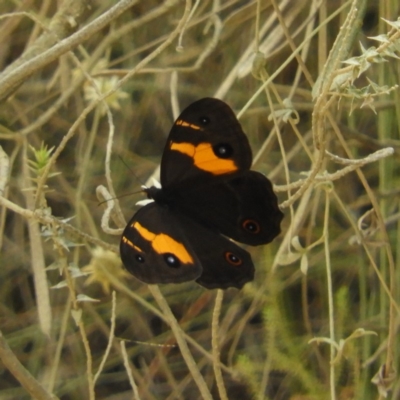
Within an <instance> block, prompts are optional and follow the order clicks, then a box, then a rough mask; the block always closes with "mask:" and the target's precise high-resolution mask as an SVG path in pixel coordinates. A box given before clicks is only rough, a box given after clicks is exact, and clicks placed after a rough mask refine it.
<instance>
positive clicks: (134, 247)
mask: <svg viewBox="0 0 400 400" xmlns="http://www.w3.org/2000/svg"><path fill="white" fill-rule="evenodd" d="M121 240H122V241H123V242H124V243H125V244H127V245H128V246H130V247H132V249H134V250H136V251H138V252H139V253H143V250H142V249H141V248H140V247H138V246H135V245H134V244H133V243H132V242H131V241H130V240H129V239H127V238H126V237H125V236H122V239H121Z"/></svg>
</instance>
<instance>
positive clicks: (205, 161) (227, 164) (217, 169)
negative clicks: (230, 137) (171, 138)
mask: <svg viewBox="0 0 400 400" xmlns="http://www.w3.org/2000/svg"><path fill="white" fill-rule="evenodd" d="M170 149H171V150H175V151H179V152H180V153H182V154H186V155H187V156H189V157H191V158H192V159H193V163H194V165H195V166H196V167H197V168H199V169H201V170H203V171H207V172H211V173H212V174H213V175H223V174H228V173H231V172H235V171H237V169H238V167H237V166H236V164H235V162H234V161H232V160H228V159H224V158H218V157H217V156H216V155H215V154H214V151H213V148H212V146H211V144H210V143H199V144H198V145H197V146H195V145H193V144H191V143H174V142H171V144H170Z"/></svg>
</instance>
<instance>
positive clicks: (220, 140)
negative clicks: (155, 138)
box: [120, 98, 283, 289]
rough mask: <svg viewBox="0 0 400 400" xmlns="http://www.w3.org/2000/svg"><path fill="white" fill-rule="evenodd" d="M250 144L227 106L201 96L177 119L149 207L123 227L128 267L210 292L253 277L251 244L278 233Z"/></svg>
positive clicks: (152, 278) (270, 195)
mask: <svg viewBox="0 0 400 400" xmlns="http://www.w3.org/2000/svg"><path fill="white" fill-rule="evenodd" d="M251 163H252V153H251V149H250V145H249V142H248V139H247V137H246V135H245V134H244V132H243V131H242V128H241V126H240V124H239V121H238V120H237V118H236V116H235V114H234V113H233V111H232V110H231V108H230V107H229V106H228V105H227V104H226V103H224V102H223V101H221V100H218V99H214V98H204V99H201V100H198V101H196V102H194V103H192V104H191V105H189V106H188V107H187V108H186V109H185V110H184V111H183V112H182V113H181V115H180V116H179V117H178V119H177V120H176V121H175V123H174V125H173V127H172V129H171V132H170V134H169V136H168V139H167V143H166V145H165V149H164V153H163V156H162V160H161V186H162V188H156V187H150V188H148V189H145V192H146V193H147V196H148V197H149V198H151V199H153V200H154V202H153V203H151V204H148V205H146V206H144V207H143V208H141V209H140V210H139V211H138V212H137V213H136V214H135V215H134V216H133V217H132V219H131V220H130V221H129V223H128V225H127V226H126V228H125V230H124V232H123V234H122V238H121V244H120V252H121V258H122V261H123V263H124V265H125V267H126V269H127V270H128V271H129V272H130V273H132V274H133V275H134V276H135V277H136V278H138V279H140V280H141V281H143V282H146V283H150V284H155V283H179V282H186V281H190V280H195V281H196V282H197V283H199V284H200V285H202V286H204V287H206V288H208V289H213V288H222V289H224V288H228V287H231V286H233V287H236V288H241V287H242V286H243V285H244V284H245V283H246V282H249V281H251V280H253V278H254V265H253V262H252V260H251V257H250V254H249V253H248V252H247V251H246V250H244V249H242V248H241V247H239V246H238V245H236V244H235V243H234V242H233V241H232V240H230V239H229V238H231V239H233V240H235V241H238V242H241V243H244V244H248V245H252V246H256V245H261V244H266V243H269V242H271V241H272V240H273V239H274V238H275V237H276V236H277V235H278V234H279V233H280V223H281V220H282V218H283V214H282V212H281V211H280V209H279V207H278V203H277V198H276V196H275V194H274V192H273V190H272V184H271V182H270V181H269V180H268V179H267V178H266V177H265V176H264V175H262V174H260V173H259V172H256V171H250V167H251Z"/></svg>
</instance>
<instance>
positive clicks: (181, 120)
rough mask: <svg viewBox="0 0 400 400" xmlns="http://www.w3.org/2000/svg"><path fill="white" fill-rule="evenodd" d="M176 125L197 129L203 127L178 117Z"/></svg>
mask: <svg viewBox="0 0 400 400" xmlns="http://www.w3.org/2000/svg"><path fill="white" fill-rule="evenodd" d="M175 125H181V126H184V127H186V128H192V129H195V130H196V131H198V130H200V129H201V127H200V126H198V125H195V124H190V123H189V122H186V121H184V120H183V119H178V121H176V122H175Z"/></svg>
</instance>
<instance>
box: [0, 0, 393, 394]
mask: <svg viewBox="0 0 400 400" xmlns="http://www.w3.org/2000/svg"><path fill="white" fill-rule="evenodd" d="M321 3H322V4H321ZM399 10H400V2H399V0H386V1H381V2H378V1H372V0H369V1H367V0H365V1H360V0H358V1H357V0H353V1H345V0H335V1H326V2H321V1H318V0H307V1H306V0H259V1H258V2H257V1H252V0H215V1H207V0H201V1H199V2H198V4H197V3H196V4H194V3H192V2H191V1H190V0H187V1H184V0H166V1H155V0H136V1H135V0H119V1H115V0H114V1H111V0H106V1H100V0H95V1H92V2H91V4H90V6H89V2H88V1H87V0H69V1H68V0H59V1H54V0H53V1H51V0H42V1H39V0H37V1H36V0H24V1H22V0H21V1H11V0H2V1H1V3H0V14H1V15H0V38H1V44H0V65H1V70H2V72H1V73H0V98H1V99H2V103H1V108H0V139H1V146H2V150H1V152H0V206H1V213H0V248H1V254H0V310H1V312H0V330H1V332H0V365H1V369H0V398H1V399H4V400H6V399H30V398H32V397H33V398H36V399H51V398H60V399H71V400H72V399H95V398H96V399H114V400H115V399H132V398H134V399H142V400H144V399H146V400H153V399H163V400H164V399H212V398H214V399H219V398H220V399H230V400H234V399H257V400H261V399H270V400H278V399H279V400H280V399H291V400H300V399H301V400H305V399H307V400H308V399H367V400H368V399H383V398H385V397H386V396H387V397H386V398H388V399H399V398H400V383H399V380H400V379H399V377H398V375H397V372H396V371H397V370H399V368H400V363H399V360H400V357H399V352H400V347H399V346H398V342H399V332H398V331H399V322H400V318H399V317H400V306H399V294H398V288H399V286H400V285H399V282H400V275H399V274H400V268H399V260H400V254H399V253H398V249H399V248H400V239H399V236H397V233H398V232H399V228H400V225H399V215H400V214H399V194H400V191H399V178H398V172H399V164H398V160H399V158H398V152H399V149H400V147H399V145H400V141H399V129H398V123H397V119H398V115H399V113H400V101H399V98H398V97H399V91H398V89H397V86H396V84H397V82H399V65H400V64H399V59H398V57H399V56H400V52H399V49H400V40H399V37H400V24H399V23H396V22H395V21H396V20H397V16H398V12H399ZM178 50H179V51H178ZM205 96H215V97H219V98H223V99H224V100H225V101H227V102H228V103H229V104H230V105H231V106H232V107H233V108H234V109H235V111H236V112H237V113H238V116H239V117H240V121H241V123H242V125H243V128H244V130H245V132H247V133H248V136H249V139H250V141H251V144H252V147H253V149H254V155H255V162H254V168H255V169H257V170H259V171H261V172H263V173H265V174H266V175H268V177H269V178H270V179H271V180H272V181H273V182H274V184H275V188H276V192H277V193H278V196H279V200H280V204H281V207H282V210H283V211H284V213H285V219H284V223H283V231H282V234H281V235H280V236H279V237H278V238H277V239H276V240H275V241H274V242H273V243H272V244H271V245H268V246H263V247H259V248H252V249H250V251H251V252H252V255H253V258H254V260H255V264H256V269H257V271H256V279H255V280H254V282H252V283H249V284H247V285H246V286H245V287H244V289H243V290H241V291H238V290H234V289H230V290H227V291H225V292H222V291H215V290H214V291H206V290H204V289H203V288H201V287H200V286H198V285H196V284H195V283H194V282H190V283H187V284H180V285H163V286H160V287H156V286H150V287H149V286H147V285H145V284H142V283H140V282H139V281H137V280H136V279H134V278H133V277H131V276H128V275H127V274H126V272H125V271H124V270H123V269H122V267H121V265H120V261H119V257H118V250H117V249H118V247H117V246H118V241H119V235H120V234H121V229H122V228H123V227H124V224H125V221H126V219H127V218H130V217H131V215H132V214H133V212H134V210H135V206H134V204H135V203H136V201H138V200H140V199H141V198H142V195H141V194H138V193H137V192H138V191H139V190H140V185H141V184H142V183H144V182H146V180H147V179H148V177H149V176H151V175H152V174H153V173H154V172H155V171H156V169H157V165H158V162H159V160H160V156H161V152H162V149H163V145H164V140H165V138H166V135H167V134H168V131H169V129H170V127H171V124H172V121H173V118H174V116H175V117H176V116H177V114H178V113H179V110H180V109H182V108H183V107H184V106H186V105H188V104H189V103H190V102H192V101H194V100H196V99H199V98H201V97H205ZM100 185H102V187H101V188H100V189H99V187H100ZM105 188H107V189H105ZM96 189H97V195H96ZM135 192H136V194H135ZM132 193H133V194H132ZM125 194H129V195H128V196H123V195H125ZM109 198H118V200H115V199H111V200H108V201H107V202H105V203H103V204H102V205H99V202H100V201H101V200H104V199H109ZM121 210H122V211H121ZM396 289H397V292H396Z"/></svg>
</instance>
